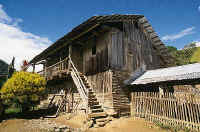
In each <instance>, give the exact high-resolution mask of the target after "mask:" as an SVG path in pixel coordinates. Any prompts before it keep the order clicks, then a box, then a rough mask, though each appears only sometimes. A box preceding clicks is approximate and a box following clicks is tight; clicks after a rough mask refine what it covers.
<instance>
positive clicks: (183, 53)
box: [167, 44, 196, 66]
mask: <svg viewBox="0 0 200 132" xmlns="http://www.w3.org/2000/svg"><path fill="white" fill-rule="evenodd" d="M190 45H191V48H185V49H182V50H177V48H176V47H173V46H167V48H168V51H169V52H170V53H171V55H172V56H173V58H174V61H175V65H176V66H181V65H186V64H191V63H195V62H192V61H191V58H192V55H193V54H194V52H195V51H196V47H193V48H192V44H190Z"/></svg>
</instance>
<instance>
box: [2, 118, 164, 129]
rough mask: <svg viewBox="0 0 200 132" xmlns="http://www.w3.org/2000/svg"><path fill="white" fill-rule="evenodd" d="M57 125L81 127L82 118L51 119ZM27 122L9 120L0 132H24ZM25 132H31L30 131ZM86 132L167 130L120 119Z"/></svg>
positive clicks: (138, 120)
mask: <svg viewBox="0 0 200 132" xmlns="http://www.w3.org/2000/svg"><path fill="white" fill-rule="evenodd" d="M52 120H53V121H55V122H56V123H58V124H61V125H68V126H70V127H76V128H77V127H81V124H82V121H83V118H82V117H75V118H74V119H71V120H67V119H65V118H64V117H59V118H56V119H52ZM27 122H28V120H23V119H11V120H7V121H4V122H2V123H0V132H25V131H21V130H22V129H20V128H26V125H25V124H26V123H27ZM26 132H33V131H31V130H29V131H26ZM38 132H44V131H38ZM87 132H167V130H163V129H160V128H158V127H156V126H155V125H153V124H151V123H149V122H146V121H144V120H142V119H133V118H120V119H114V120H113V121H112V122H110V123H109V124H107V125H106V126H105V127H103V128H90V129H89V130H88V131H87Z"/></svg>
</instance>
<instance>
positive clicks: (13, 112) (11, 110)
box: [5, 108, 21, 115]
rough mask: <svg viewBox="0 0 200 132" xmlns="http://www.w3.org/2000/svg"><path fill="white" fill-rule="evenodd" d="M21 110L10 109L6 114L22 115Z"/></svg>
mask: <svg viewBox="0 0 200 132" xmlns="http://www.w3.org/2000/svg"><path fill="white" fill-rule="evenodd" d="M20 112H21V111H20V108H8V109H6V110H5V114H8V115H9V114H17V113H20Z"/></svg>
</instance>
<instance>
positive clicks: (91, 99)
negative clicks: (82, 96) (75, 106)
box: [89, 98, 97, 102]
mask: <svg viewBox="0 0 200 132" xmlns="http://www.w3.org/2000/svg"><path fill="white" fill-rule="evenodd" d="M92 101H97V98H89V102H92Z"/></svg>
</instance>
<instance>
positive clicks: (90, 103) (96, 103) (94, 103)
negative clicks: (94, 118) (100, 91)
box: [88, 101, 99, 106]
mask: <svg viewBox="0 0 200 132" xmlns="http://www.w3.org/2000/svg"><path fill="white" fill-rule="evenodd" d="M88 104H89V105H90V106H92V105H99V102H97V101H96V102H88Z"/></svg>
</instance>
